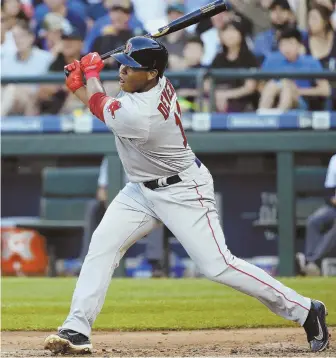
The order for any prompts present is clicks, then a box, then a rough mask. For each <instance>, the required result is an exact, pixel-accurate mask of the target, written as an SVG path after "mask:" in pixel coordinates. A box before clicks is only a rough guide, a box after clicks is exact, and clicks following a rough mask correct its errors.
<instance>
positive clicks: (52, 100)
mask: <svg viewBox="0 0 336 358" xmlns="http://www.w3.org/2000/svg"><path fill="white" fill-rule="evenodd" d="M83 40H84V39H83V37H82V35H81V33H80V32H79V30H78V29H76V28H70V29H67V30H64V32H63V34H62V38H61V41H60V44H61V47H60V52H59V53H58V54H57V57H56V58H55V60H54V61H53V62H52V63H51V65H50V67H49V71H50V72H62V73H63V71H64V66H65V65H67V64H69V63H71V62H73V61H74V60H79V59H80V57H81V49H82V47H83ZM38 97H39V104H40V111H41V113H50V114H56V113H59V112H62V113H64V112H66V113H69V112H71V110H72V109H73V107H75V108H76V107H78V105H79V102H78V101H77V99H76V97H75V96H73V95H72V94H70V93H69V92H68V91H67V89H66V87H65V86H64V85H59V84H48V85H41V87H40V90H39V96H38ZM80 107H82V106H81V105H80Z"/></svg>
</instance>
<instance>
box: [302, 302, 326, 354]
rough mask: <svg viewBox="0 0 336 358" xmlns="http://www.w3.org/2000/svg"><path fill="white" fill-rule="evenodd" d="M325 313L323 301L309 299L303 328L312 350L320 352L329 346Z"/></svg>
mask: <svg viewBox="0 0 336 358" xmlns="http://www.w3.org/2000/svg"><path fill="white" fill-rule="evenodd" d="M327 314H328V312H327V309H326V306H325V305H324V303H322V302H320V301H316V300H312V301H311V308H310V311H309V313H308V317H307V319H306V322H305V323H304V325H303V328H304V329H305V331H306V334H307V340H308V342H309V345H310V349H311V350H312V352H322V351H324V350H325V349H327V348H328V346H329V332H328V327H327V324H326V319H325V318H326V316H327Z"/></svg>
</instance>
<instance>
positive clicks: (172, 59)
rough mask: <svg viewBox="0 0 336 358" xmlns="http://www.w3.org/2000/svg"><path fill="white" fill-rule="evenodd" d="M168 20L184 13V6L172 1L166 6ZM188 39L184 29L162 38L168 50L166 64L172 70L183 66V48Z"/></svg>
mask: <svg viewBox="0 0 336 358" xmlns="http://www.w3.org/2000/svg"><path fill="white" fill-rule="evenodd" d="M167 13H168V22H172V21H174V20H176V19H178V18H179V17H181V16H182V15H183V14H184V6H183V5H182V4H179V3H174V4H171V5H169V6H168V9H167ZM187 40H188V33H187V31H186V30H180V31H176V32H174V33H172V34H169V35H167V36H165V37H163V38H162V40H161V42H162V43H163V44H164V45H165V46H166V48H167V51H168V52H169V62H168V66H169V68H170V69H172V70H178V69H181V68H182V67H183V57H182V53H183V49H184V47H185V45H186V43H187Z"/></svg>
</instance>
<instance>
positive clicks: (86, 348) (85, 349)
mask: <svg viewBox="0 0 336 358" xmlns="http://www.w3.org/2000/svg"><path fill="white" fill-rule="evenodd" d="M44 349H48V350H50V351H51V352H52V353H54V354H58V353H62V354H65V353H71V354H90V353H92V344H91V342H90V340H89V338H88V337H86V336H84V334H81V333H78V332H75V331H73V330H71V329H61V330H60V331H59V332H58V333H57V334H51V335H50V336H48V337H47V338H46V339H45V341H44Z"/></svg>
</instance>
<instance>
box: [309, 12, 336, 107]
mask: <svg viewBox="0 0 336 358" xmlns="http://www.w3.org/2000/svg"><path fill="white" fill-rule="evenodd" d="M330 14H331V12H330V10H329V9H327V8H326V7H324V6H321V5H316V6H315V7H313V8H311V10H310V11H309V14H308V26H309V36H308V39H307V40H306V41H305V42H304V46H305V49H306V53H307V54H309V55H312V56H313V57H315V58H316V59H317V60H319V61H320V63H321V65H322V67H324V68H325V69H327V70H329V71H336V34H335V32H334V30H333V27H332V24H331V20H330ZM332 102H333V103H332V104H333V105H332V107H333V108H336V89H335V88H334V89H333V93H332ZM314 109H322V108H319V107H318V105H317V104H315V105H314Z"/></svg>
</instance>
